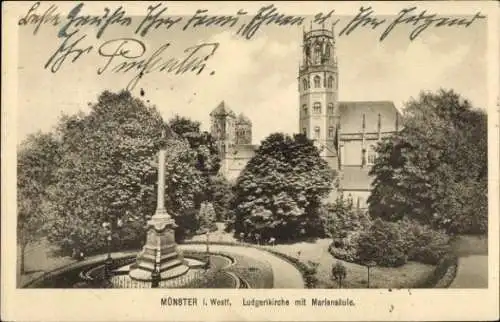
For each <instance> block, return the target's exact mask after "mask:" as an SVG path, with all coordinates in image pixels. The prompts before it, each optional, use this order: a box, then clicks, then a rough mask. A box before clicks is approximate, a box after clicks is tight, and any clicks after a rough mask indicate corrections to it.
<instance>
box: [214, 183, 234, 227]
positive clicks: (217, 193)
mask: <svg viewBox="0 0 500 322" xmlns="http://www.w3.org/2000/svg"><path fill="white" fill-rule="evenodd" d="M210 183H211V186H210V189H211V195H212V202H213V206H214V209H215V214H216V220H217V221H222V220H225V219H227V218H228V217H229V215H230V214H229V213H230V203H231V199H232V198H233V191H232V186H231V184H230V183H229V181H228V180H227V179H226V178H225V177H224V176H223V175H221V174H218V175H217V176H215V177H213V178H212V180H211V182H210Z"/></svg>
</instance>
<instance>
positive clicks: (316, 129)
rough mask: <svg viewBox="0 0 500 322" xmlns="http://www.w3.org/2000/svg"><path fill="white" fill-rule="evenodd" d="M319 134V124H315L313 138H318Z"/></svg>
mask: <svg viewBox="0 0 500 322" xmlns="http://www.w3.org/2000/svg"><path fill="white" fill-rule="evenodd" d="M319 134H320V128H319V126H316V127H315V128H314V138H316V139H319Z"/></svg>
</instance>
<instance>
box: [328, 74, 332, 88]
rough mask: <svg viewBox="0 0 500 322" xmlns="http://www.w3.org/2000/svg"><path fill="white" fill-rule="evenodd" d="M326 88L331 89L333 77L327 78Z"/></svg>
mask: <svg viewBox="0 0 500 322" xmlns="http://www.w3.org/2000/svg"><path fill="white" fill-rule="evenodd" d="M327 86H328V88H332V87H333V77H332V76H330V77H328V85H327Z"/></svg>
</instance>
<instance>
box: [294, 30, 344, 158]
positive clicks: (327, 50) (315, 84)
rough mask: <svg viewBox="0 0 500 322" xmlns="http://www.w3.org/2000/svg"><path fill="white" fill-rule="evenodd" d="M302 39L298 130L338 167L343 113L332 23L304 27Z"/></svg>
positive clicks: (324, 156)
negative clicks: (339, 99)
mask: <svg viewBox="0 0 500 322" xmlns="http://www.w3.org/2000/svg"><path fill="white" fill-rule="evenodd" d="M302 42H303V46H302V47H303V51H302V62H301V64H300V66H299V76H298V82H299V95H300V98H299V102H300V103H299V108H300V111H299V132H300V133H303V134H305V135H306V136H307V137H308V138H309V139H311V140H314V142H315V145H316V146H317V147H318V149H319V150H320V151H321V156H322V157H323V158H324V159H325V161H327V162H328V164H329V165H330V166H331V167H332V168H337V155H338V151H337V145H338V144H337V141H338V132H339V129H338V127H339V122H340V112H339V102H338V67H337V57H336V54H335V36H334V31H333V26H332V29H331V30H328V29H325V27H324V26H323V27H322V28H320V29H312V28H311V30H309V31H307V32H306V31H305V30H304V33H303V40H302Z"/></svg>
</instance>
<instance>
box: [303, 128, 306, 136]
mask: <svg viewBox="0 0 500 322" xmlns="http://www.w3.org/2000/svg"><path fill="white" fill-rule="evenodd" d="M302 134H304V135H305V136H307V128H305V127H303V128H302Z"/></svg>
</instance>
